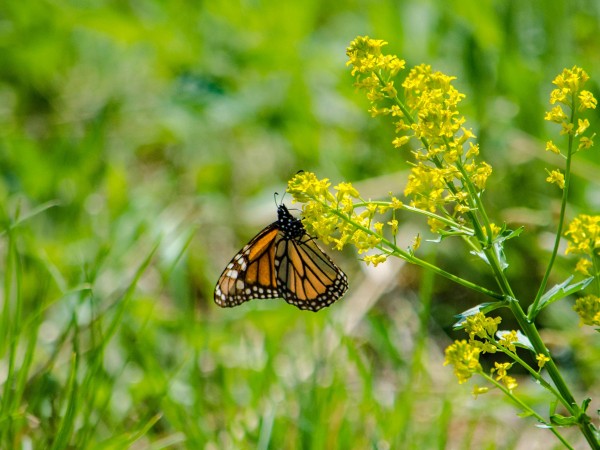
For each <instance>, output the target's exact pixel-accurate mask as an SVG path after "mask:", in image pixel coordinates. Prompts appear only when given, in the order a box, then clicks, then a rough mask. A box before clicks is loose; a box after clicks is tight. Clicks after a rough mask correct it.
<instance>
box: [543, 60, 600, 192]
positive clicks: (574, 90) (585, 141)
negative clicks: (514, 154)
mask: <svg viewBox="0 0 600 450" xmlns="http://www.w3.org/2000/svg"><path fill="white" fill-rule="evenodd" d="M589 78H590V77H589V76H588V74H587V73H586V72H585V70H583V69H581V68H580V67H577V66H573V68H572V69H564V70H563V71H562V73H561V74H560V75H558V76H557V77H556V78H555V79H554V81H553V82H552V83H553V84H554V85H555V86H556V89H554V90H553V91H552V92H551V93H550V104H552V105H556V106H554V107H552V109H550V111H548V112H547V113H546V115H545V116H544V119H545V120H548V121H550V122H555V123H557V124H559V125H560V126H561V134H565V135H570V136H573V137H577V138H578V144H577V148H576V149H575V150H574V151H575V152H576V151H579V150H583V149H588V148H590V147H591V146H593V145H594V136H595V135H592V136H583V134H584V133H585V131H586V130H587V129H588V127H589V126H590V122H589V121H588V120H587V119H577V126H575V117H574V114H567V112H565V110H564V108H565V107H566V108H568V109H569V110H570V111H571V112H572V113H575V112H582V111H584V110H587V109H595V108H596V105H597V104H598V101H597V100H596V99H595V98H594V95H593V94H592V93H591V92H590V91H586V90H584V89H583V87H584V85H585V83H586V82H587V81H588V80H589ZM546 150H550V151H552V152H554V153H560V150H559V148H558V147H557V146H556V145H555V144H554V143H553V142H552V141H548V142H547V143H546ZM546 181H549V182H551V183H553V182H555V181H554V180H552V181H551V180H549V179H548V180H546Z"/></svg>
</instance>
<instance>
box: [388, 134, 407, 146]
mask: <svg viewBox="0 0 600 450" xmlns="http://www.w3.org/2000/svg"><path fill="white" fill-rule="evenodd" d="M408 141H410V136H399V137H397V138H395V139H394V140H393V141H392V144H393V145H394V147H396V148H400V147H402V146H403V145H405V144H407V143H408Z"/></svg>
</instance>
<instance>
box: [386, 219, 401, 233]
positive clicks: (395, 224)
mask: <svg viewBox="0 0 600 450" xmlns="http://www.w3.org/2000/svg"><path fill="white" fill-rule="evenodd" d="M387 224H388V225H389V226H390V228H391V229H392V235H394V236H395V235H396V233H398V221H397V220H396V219H392V220H390V221H389V222H388V223H387Z"/></svg>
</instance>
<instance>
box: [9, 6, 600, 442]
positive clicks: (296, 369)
mask: <svg viewBox="0 0 600 450" xmlns="http://www.w3.org/2000/svg"><path fill="white" fill-rule="evenodd" d="M599 9H600V8H599V7H598V5H597V3H596V2H593V1H582V2H578V3H577V4H574V3H567V2H561V1H558V0H554V1H546V2H543V3H542V2H537V3H529V2H516V1H495V2H494V1H489V2H481V1H479V2H474V1H462V2H458V1H449V2H446V1H440V0H437V1H434V0H432V1H429V2H418V1H402V2H393V1H365V2H336V3H322V2H317V1H307V2H302V3H300V2H275V1H272V0H266V1H262V2H238V1H233V2H232V1H213V2H209V3H196V2H189V1H183V0H179V1H173V2H160V1H157V0H152V1H147V2H102V1H85V2H69V1H65V2H47V1H41V2H33V1H25V2H17V1H14V0H9V1H6V2H3V3H2V4H1V5H0V51H1V53H0V54H1V64H0V167H1V170H2V171H1V175H2V176H1V177H0V201H1V204H2V206H3V207H2V208H1V210H0V220H1V221H2V224H3V225H4V226H3V229H4V230H6V231H5V233H4V235H3V237H2V241H1V246H0V248H2V255H3V257H2V263H1V267H2V274H3V295H2V321H1V324H0V328H1V331H2V334H1V336H2V338H1V339H0V357H1V360H0V381H1V382H2V383H3V384H2V387H1V389H2V390H1V393H2V399H1V402H2V403H1V406H0V407H1V409H0V437H1V441H2V444H1V445H2V447H3V448H27V447H28V446H33V448H106V449H109V448H127V447H129V446H133V448H194V449H195V448H206V449H221V448H311V449H312V448H343V449H349V448H353V449H362V448H369V447H370V448H378V449H386V448H400V447H401V448H490V449H492V448H523V445H524V443H529V445H528V448H535V447H533V446H532V445H531V443H532V442H539V443H540V447H539V448H549V446H552V445H555V443H554V441H553V440H552V438H551V437H550V436H549V433H546V432H544V431H543V430H539V429H537V428H534V426H533V424H532V423H531V422H529V421H526V420H517V418H516V417H515V410H514V409H512V407H511V406H510V405H507V404H506V403H505V402H504V400H502V399H501V398H498V397H495V396H493V395H489V396H486V397H483V398H480V399H478V400H476V401H475V400H473V399H471V398H470V396H469V393H468V392H469V391H470V388H469V387H464V386H458V385H456V382H455V380H454V379H453V377H452V374H451V371H450V369H448V368H442V352H443V348H444V347H445V345H446V344H447V343H448V342H449V339H450V338H449V335H450V336H451V337H452V335H451V332H450V331H449V328H450V326H451V324H452V322H453V316H454V315H455V314H457V313H458V312H460V311H462V310H464V309H467V308H468V307H471V306H473V305H474V304H476V303H478V302H480V301H481V299H478V298H474V297H473V296H472V294H471V293H469V292H464V291H463V290H462V289H458V288H457V287H456V286H452V285H449V284H447V283H446V282H445V281H443V280H439V279H431V277H429V276H428V275H425V274H422V273H420V272H419V271H416V270H414V269H413V268H410V267H404V266H401V265H399V266H398V265H393V264H392V265H390V267H387V268H386V267H384V268H378V270H377V271H376V272H374V271H369V270H366V269H364V267H361V266H359V265H358V263H356V262H354V259H355V258H354V256H353V255H352V254H344V255H339V254H338V255H334V257H335V259H336V261H338V262H339V263H340V265H341V266H343V267H344V268H345V269H346V271H347V272H348V273H349V275H350V284H351V287H350V292H349V294H348V297H347V298H346V299H345V300H343V301H342V302H339V304H336V305H334V306H333V307H332V308H330V309H327V310H325V311H323V312H321V313H319V314H315V315H313V314H306V313H301V312H299V311H296V310H295V309H294V308H291V307H289V306H288V305H285V304H284V302H283V301H281V300H278V301H269V302H251V303H250V304H247V305H243V306H240V307H239V308H236V309H233V310H219V309H217V307H216V306H215V305H214V304H213V302H212V291H213V287H214V282H215V281H216V278H217V277H218V275H219V273H220V271H221V269H222V267H223V265H224V264H226V263H227V261H228V260H229V258H230V257H231V256H232V255H233V253H234V252H235V251H236V250H237V249H238V248H239V247H240V246H241V245H242V244H243V243H244V242H245V241H247V239H249V238H250V237H252V236H253V235H254V234H255V233H256V232H257V231H258V230H259V229H261V228H262V227H263V226H264V225H266V224H267V223H270V222H271V221H273V220H274V215H275V206H274V204H273V200H272V198H273V197H272V195H273V192H275V191H278V192H280V193H282V192H283V191H284V190H285V183H286V180H287V179H289V178H290V177H291V176H292V175H293V174H294V173H296V172H297V171H298V170H299V169H304V170H312V171H315V172H317V173H318V175H320V176H327V177H329V178H331V179H332V180H334V181H336V182H337V181H341V180H351V181H356V182H359V184H362V186H365V187H368V188H369V189H370V190H371V191H372V192H373V194H372V195H373V196H376V195H385V194H386V193H387V192H388V191H393V192H396V193H401V191H402V189H403V186H402V179H403V177H404V176H405V175H404V173H405V170H406V169H407V164H406V163H405V162H404V159H405V156H404V155H403V154H400V153H399V152H398V150H395V149H393V148H392V147H391V145H390V144H389V142H390V141H391V135H392V134H391V133H392V131H391V130H390V127H389V126H388V124H386V123H385V122H383V121H377V120H373V119H371V118H370V117H369V116H368V113H366V102H365V100H364V99H362V98H361V96H360V95H359V94H357V93H356V92H355V91H354V88H353V87H352V79H351V77H350V75H349V71H348V70H347V68H346V67H345V56H344V51H345V48H346V46H347V45H348V43H349V42H350V41H351V40H352V39H353V38H354V37H355V36H357V35H363V34H369V35H371V36H373V37H377V38H381V39H385V40H387V41H389V42H390V45H389V47H388V49H389V51H390V52H395V53H398V54H399V55H400V56H401V57H403V58H405V59H406V60H407V62H408V64H419V63H421V62H426V63H429V64H432V65H433V66H434V68H435V69H438V70H443V71H445V72H446V73H449V74H454V75H456V76H457V77H458V79H457V81H456V85H457V87H458V88H459V89H460V90H461V91H463V92H465V93H467V99H466V101H465V102H464V103H465V109H464V111H465V114H466V115H467V116H468V119H469V121H470V123H469V125H470V126H472V127H473V128H474V129H475V132H476V134H477V135H478V136H479V138H480V142H481V145H482V155H483V157H484V158H485V159H486V160H488V161H489V162H490V163H491V164H492V165H493V167H494V175H493V176H492V178H491V179H490V185H489V187H488V191H487V192H486V200H487V201H488V204H489V205H490V210H492V211H494V212H495V215H496V218H497V221H498V222H500V221H502V220H506V221H508V222H510V223H511V224H517V225H521V224H524V225H526V228H527V232H526V233H525V234H524V235H523V237H522V238H520V239H519V240H518V242H516V243H515V244H514V245H513V246H512V247H510V248H509V249H508V250H507V251H508V253H509V258H510V261H511V267H510V268H509V277H510V278H511V280H512V282H513V283H514V286H515V287H516V288H517V290H518V291H519V292H520V293H521V295H522V297H523V298H528V297H531V294H532V293H533V292H535V289H536V286H537V282H538V281H539V279H540V278H541V273H542V271H543V268H544V265H545V256H546V255H547V249H548V242H547V240H548V236H551V233H552V232H553V218H554V215H555V214H556V208H557V201H558V200H557V199H558V196H557V194H556V193H555V192H553V190H552V189H551V188H549V187H548V186H547V185H546V183H545V182H544V178H545V172H544V170H543V169H544V167H553V166H554V165H556V161H553V160H548V159H546V158H547V156H548V155H545V154H544V151H543V141H544V140H545V139H546V138H547V137H548V135H552V133H554V130H551V129H550V128H549V127H547V125H546V124H545V123H544V121H543V112H544V110H545V108H546V107H547V97H548V93H549V92H550V90H551V84H550V81H551V80H552V79H553V78H554V76H555V75H556V74H557V73H559V72H560V71H561V70H562V68H563V67H571V66H572V65H574V64H577V65H579V66H582V67H584V68H585V69H586V70H587V71H588V72H589V73H590V75H591V77H592V81H593V88H592V90H593V91H594V92H595V93H596V95H597V91H598V89H597V81H594V80H597V79H598V77H599V76H600V75H599V74H600V60H598V58H597V55H598V54H599V51H600V48H599V47H600V41H598V39H597V36H598V31H599V30H598V28H599V26H598V24H599V23H600V11H599ZM597 126H598V116H597V114H596V116H595V117H594V119H593V120H592V127H597ZM597 155H598V153H597V151H595V150H592V151H590V152H586V153H584V154H582V156H581V158H579V159H578V161H577V162H576V164H575V168H574V171H575V173H576V175H577V187H576V188H575V190H574V195H573V197H572V202H571V206H570V210H571V212H572V213H573V214H574V213H576V212H578V211H586V210H592V211H594V210H596V211H597V210H598V208H599V207H600V200H599V198H600V197H599V196H598V195H597V194H598V179H597V177H596V175H597V173H598V168H599V165H600V158H599V157H598V156H597ZM524 192H526V193H527V195H524V194H523V193H524ZM47 202H53V203H54V202H55V203H57V206H54V207H51V208H49V209H44V210H42V211H38V209H39V208H40V207H42V206H43V205H46V204H47ZM28 215H32V216H31V217H30V218H28V219H27V220H23V221H20V219H22V218H24V217H27V216H28ZM406 220H407V223H406V225H405V229H404V231H403V236H406V239H407V241H410V240H412V237H413V236H414V234H415V233H416V232H417V231H420V232H421V233H424V231H423V225H422V224H419V223H411V222H410V221H408V220H409V219H408V218H407V219H406ZM512 242H514V241H511V243H512ZM437 258H438V261H439V263H440V264H442V265H446V266H448V267H453V268H456V270H458V271H459V275H461V276H463V277H465V278H468V279H471V280H473V281H476V282H479V283H481V284H484V285H489V286H491V285H492V282H493V280H491V279H490V278H489V275H488V274H486V273H485V272H484V271H481V270H480V269H479V268H478V266H477V264H476V263H474V261H473V260H472V259H471V258H470V256H469V255H466V254H464V253H461V252H460V251H457V249H456V248H452V247H446V248H444V249H442V250H441V251H440V254H439V255H438V257H437ZM465 261H469V262H473V264H465ZM570 267H571V265H570V264H567V263H566V262H564V263H562V264H561V265H560V267H559V270H558V273H557V281H561V280H562V279H561V278H560V277H561V276H562V278H564V276H566V274H568V273H569V272H570V270H571V269H570ZM421 282H423V284H422V286H421V288H419V284H420V283H421ZM419 289H420V290H419ZM374 293H376V294H377V295H375V294H374ZM429 300H430V301H431V305H430V307H429V306H427V305H428V302H429ZM426 306H427V307H426ZM542 320H543V323H544V325H545V326H546V329H545V330H544V332H545V336H546V338H547V339H548V341H549V342H550V343H551V345H552V346H553V352H554V353H556V354H557V355H558V356H559V361H560V362H562V363H563V367H562V368H563V370H565V371H566V372H567V375H568V378H569V379H570V380H571V383H572V384H573V385H574V386H575V388H576V390H578V391H579V394H580V395H579V397H581V398H583V395H584V393H585V392H591V393H593V392H592V391H593V389H594V386H597V374H598V373H600V367H599V363H598V361H600V357H599V356H600V355H599V353H600V349H599V348H598V344H597V343H596V344H593V340H592V339H593V336H592V335H591V333H587V332H586V330H585V329H580V328H578V327H577V326H576V323H577V318H576V317H575V314H574V313H573V312H572V311H571V310H570V306H569V304H567V302H565V303H561V304H558V305H556V307H554V308H553V311H551V312H549V313H548V314H546V315H545V316H544V317H542ZM520 382H521V383H522V386H523V390H524V392H527V393H528V394H529V395H531V397H532V399H533V400H532V401H536V396H539V395H540V392H539V391H538V390H536V389H535V387H532V386H528V385H527V379H526V378H523V379H522V380H520ZM596 397H597V393H596ZM537 401H539V404H540V405H541V406H543V405H544V400H543V399H542V398H539V399H537ZM594 402H596V403H595V404H592V407H591V408H590V410H594V409H598V408H597V406H598V404H597V398H596V399H594ZM490 405H493V408H490ZM594 406H596V407H595V408H594ZM507 426H510V427H511V428H513V429H514V430H515V432H514V433H513V434H511V435H507V434H506V433H505V430H506V427H507ZM573 439H576V435H573Z"/></svg>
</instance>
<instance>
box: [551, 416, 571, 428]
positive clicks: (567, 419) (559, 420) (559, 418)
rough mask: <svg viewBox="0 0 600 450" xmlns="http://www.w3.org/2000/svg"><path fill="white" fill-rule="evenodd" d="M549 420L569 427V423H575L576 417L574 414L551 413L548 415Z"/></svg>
mask: <svg viewBox="0 0 600 450" xmlns="http://www.w3.org/2000/svg"><path fill="white" fill-rule="evenodd" d="M550 421H551V422H552V423H553V424H555V425H559V426H561V427H569V426H571V425H577V418H576V417H574V416H568V417H566V416H562V415H560V414H553V415H551V416H550Z"/></svg>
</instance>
